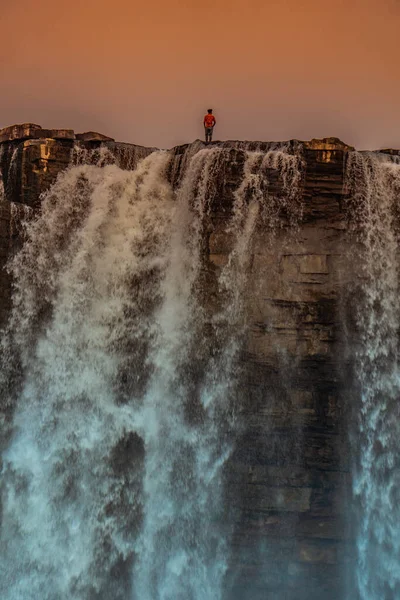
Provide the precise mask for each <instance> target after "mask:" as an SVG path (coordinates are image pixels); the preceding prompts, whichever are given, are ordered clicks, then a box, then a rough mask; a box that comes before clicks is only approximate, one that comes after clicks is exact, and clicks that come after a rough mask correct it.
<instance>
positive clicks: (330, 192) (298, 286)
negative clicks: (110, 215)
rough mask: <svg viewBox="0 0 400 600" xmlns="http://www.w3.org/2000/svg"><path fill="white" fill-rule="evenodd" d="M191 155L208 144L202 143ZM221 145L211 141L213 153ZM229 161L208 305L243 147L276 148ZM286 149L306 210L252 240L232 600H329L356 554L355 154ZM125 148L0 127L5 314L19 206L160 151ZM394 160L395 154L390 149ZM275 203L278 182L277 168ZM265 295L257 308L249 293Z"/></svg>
mask: <svg viewBox="0 0 400 600" xmlns="http://www.w3.org/2000/svg"><path fill="white" fill-rule="evenodd" d="M196 144H197V145H196V146H195V147H194V148H193V152H195V151H197V150H198V149H201V148H203V144H202V143H201V142H196ZM218 145H220V144H219V142H214V143H213V146H218ZM223 146H224V147H225V148H227V150H228V154H227V156H228V158H227V159H226V160H225V163H224V172H223V175H222V174H221V177H220V178H218V177H217V180H216V182H217V183H216V190H215V194H214V201H213V205H212V210H211V213H210V227H209V230H208V233H207V236H206V239H205V240H204V253H205V260H206V264H207V268H206V272H207V273H206V287H205V295H206V298H205V302H206V303H207V304H209V305H210V306H211V309H210V310H212V303H213V301H214V300H213V298H215V296H216V293H217V292H216V290H215V289H214V288H215V281H216V273H217V272H218V270H219V269H220V268H221V266H222V265H223V264H224V262H225V261H226V258H227V256H228V254H229V249H230V246H229V244H230V241H229V239H228V237H227V236H224V235H223V233H221V232H223V230H224V228H223V227H222V223H223V222H224V220H225V219H226V218H227V215H228V214H229V212H230V210H231V208H232V194H233V191H234V190H235V189H236V188H237V184H238V179H239V177H240V174H241V172H242V170H243V165H244V161H245V151H246V150H257V149H259V150H267V149H268V148H270V147H272V146H273V145H271V144H269V143H255V142H254V143H238V142H225V143H224V144H223ZM287 147H288V148H289V152H293V153H294V152H299V153H300V154H301V157H302V161H303V169H302V181H301V188H300V191H301V197H302V198H301V199H302V206H303V211H302V214H301V217H300V218H299V220H298V222H297V223H296V224H295V226H293V227H289V223H290V220H291V215H290V214H287V215H284V214H283V216H282V219H283V221H282V223H283V226H281V227H280V228H279V229H278V230H277V231H274V232H273V233H272V232H271V230H270V229H268V228H266V229H264V230H260V231H258V233H257V235H256V239H255V244H254V249H253V254H252V257H251V263H250V264H251V265H252V267H251V269H252V270H253V271H254V272H255V271H257V272H260V269H261V271H262V272H263V273H265V277H264V278H263V279H262V280H261V281H257V282H256V281H254V280H253V281H252V280H251V276H250V284H249V292H248V294H249V299H248V307H249V311H250V315H251V318H250V326H249V329H248V335H247V339H246V344H245V350H244V352H243V355H242V357H241V375H240V376H241V378H242V385H241V390H240V395H241V398H240V404H241V414H240V420H241V433H240V437H239V439H238V443H237V445H236V449H235V451H234V453H233V455H232V457H231V459H230V462H229V468H228V469H227V476H226V477H227V486H226V489H227V492H226V494H227V497H226V504H227V510H230V511H232V516H233V521H234V530H233V557H232V561H231V570H230V573H229V578H230V585H231V590H232V592H230V595H229V598H230V600H233V598H235V599H239V598H241V599H243V598H246V599H247V598H248V599H250V598H251V600H258V599H260V600H261V598H263V599H265V598H271V599H272V598H283V597H284V598H285V599H286V600H289V599H290V600H291V599H293V600H294V599H296V600H303V599H304V600H306V599H307V600H323V599H326V600H334V599H337V598H340V597H342V596H343V590H342V587H341V586H342V581H343V573H344V572H345V566H346V563H347V562H348V560H349V554H351V552H350V550H351V541H349V538H350V537H351V534H350V533H349V532H350V527H349V523H348V522H347V521H346V513H347V506H348V501H347V494H348V491H349V452H348V442H347V420H348V413H349V406H348V397H347V396H346V369H347V367H348V362H347V360H346V359H345V358H344V357H345V338H344V334H343V325H342V319H341V315H342V313H343V302H344V301H345V298H346V294H345V293H344V290H345V289H346V284H347V282H348V280H349V278H351V276H352V274H351V271H349V252H348V249H347V244H348V242H347V237H346V231H347V215H346V210H345V206H344V199H345V195H346V191H345V189H344V174H345V166H346V157H347V153H348V152H349V151H350V150H352V148H351V147H349V146H347V145H346V144H343V143H342V142H340V140H337V139H336V138H327V139H324V140H312V141H310V142H299V141H296V140H295V141H291V142H289V143H288V144H287ZM187 150H188V147H187V146H183V147H177V148H175V149H173V150H172V151H171V152H172V154H173V161H172V162H171V172H170V174H169V177H170V180H171V182H172V184H173V185H174V186H177V185H178V183H179V181H180V177H181V173H182V170H183V169H184V160H185V157H186V156H187ZM152 151H153V149H152V148H142V147H139V146H134V145H129V144H118V143H116V142H114V141H113V140H111V139H110V138H105V136H101V134H94V133H93V132H91V133H88V134H78V135H75V134H74V132H72V131H70V130H44V129H42V128H40V127H39V126H37V125H33V124H27V125H21V126H14V127H10V128H6V129H3V130H1V131H0V170H1V175H2V183H3V187H4V194H3V197H2V201H1V206H0V262H1V265H0V266H1V267H2V269H1V275H0V309H1V311H2V312H1V315H0V316H1V318H2V319H3V321H4V319H5V318H6V314H7V310H8V306H9V301H10V282H9V280H8V276H7V274H6V273H5V271H4V269H3V267H4V264H5V262H6V260H7V257H8V255H9V253H10V251H12V249H13V247H14V246H15V243H16V238H18V230H17V229H16V228H15V226H14V227H13V224H12V214H13V211H14V212H15V210H16V209H15V206H16V205H24V206H26V207H29V208H30V209H32V210H33V211H36V210H38V209H39V207H40V194H41V193H42V192H44V191H45V190H46V189H48V188H49V187H50V185H51V184H52V183H53V182H54V181H55V179H56V177H57V175H58V173H59V172H61V171H62V170H64V169H65V168H66V167H67V166H68V165H69V164H71V162H76V163H79V162H80V161H81V160H90V159H91V157H92V158H93V161H96V162H98V161H99V160H100V159H101V158H102V157H103V159H104V161H105V162H109V161H112V160H113V159H114V160H115V162H117V164H119V166H121V167H122V168H127V169H130V168H134V167H135V165H136V163H137V160H138V159H139V158H142V157H144V156H146V155H148V154H149V153H150V152H152ZM385 152H386V153H387V154H390V155H396V154H397V153H398V151H395V150H386V151H385ZM270 185H271V189H272V190H273V192H274V193H275V194H276V195H277V196H279V194H280V193H281V191H282V186H283V182H282V180H280V178H279V176H278V175H277V174H276V173H274V172H273V171H272V170H271V173H270ZM256 285H257V286H258V288H257V295H255V294H254V297H256V296H257V298H258V300H257V302H253V301H252V297H253V296H252V286H256Z"/></svg>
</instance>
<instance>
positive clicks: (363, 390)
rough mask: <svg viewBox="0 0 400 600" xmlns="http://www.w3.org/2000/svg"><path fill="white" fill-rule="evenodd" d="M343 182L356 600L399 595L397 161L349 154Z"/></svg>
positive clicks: (399, 181) (399, 173)
mask: <svg viewBox="0 0 400 600" xmlns="http://www.w3.org/2000/svg"><path fill="white" fill-rule="evenodd" d="M347 184H348V193H349V200H348V202H349V206H348V208H349V212H350V215H351V229H352V234H353V236H355V238H356V244H357V245H356V249H357V250H356V253H354V249H353V251H352V261H354V259H355V258H357V269H358V272H357V273H355V275H356V288H355V289H354V290H353V292H354V293H355V294H356V296H355V297H357V302H356V305H355V307H354V310H355V321H356V322H355V328H356V335H355V337H356V339H357V345H356V356H355V361H356V369H355V378H356V380H357V384H358V395H359V397H360V402H359V404H357V406H356V407H355V412H356V413H357V414H356V424H355V428H354V429H353V432H352V438H353V439H352V445H353V449H354V452H355V454H356V456H357V461H356V464H355V465H354V473H353V493H354V499H355V505H356V510H355V516H356V551H357V560H356V565H355V567H354V572H355V578H356V584H355V585H356V590H357V597H358V598H360V600H378V599H379V600H395V599H396V598H399V597H400V485H399V484H400V479H399V472H400V471H399V467H400V404H399V398H400V371H399V338H398V335H399V328H400V304H399V291H400V290H399V271H398V244H399V201H400V165H398V164H395V163H394V162H392V161H390V160H389V159H388V158H387V157H384V156H383V155H376V154H371V153H365V154H364V153H358V152H354V153H351V154H350V155H349V157H348V166H347ZM350 597H351V598H354V594H352V595H351V596H350Z"/></svg>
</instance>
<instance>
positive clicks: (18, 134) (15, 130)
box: [0, 123, 75, 143]
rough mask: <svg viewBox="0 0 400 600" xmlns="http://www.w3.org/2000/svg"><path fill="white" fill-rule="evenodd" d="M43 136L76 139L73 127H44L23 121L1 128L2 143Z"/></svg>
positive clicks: (0, 140)
mask: <svg viewBox="0 0 400 600" xmlns="http://www.w3.org/2000/svg"><path fill="white" fill-rule="evenodd" d="M42 138H43V139H44V138H51V139H54V140H74V139H75V133H74V131H73V130H72V129H43V127H41V126H40V125H36V124H35V123H22V124H19V125H11V126H10V127H4V128H3V129H0V143H4V142H14V141H18V140H28V139H42Z"/></svg>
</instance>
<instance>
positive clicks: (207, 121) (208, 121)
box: [204, 108, 217, 144]
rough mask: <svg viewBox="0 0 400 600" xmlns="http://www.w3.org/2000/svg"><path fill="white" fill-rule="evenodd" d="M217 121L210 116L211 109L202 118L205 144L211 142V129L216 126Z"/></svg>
mask: <svg viewBox="0 0 400 600" xmlns="http://www.w3.org/2000/svg"><path fill="white" fill-rule="evenodd" d="M216 123H217V121H216V120H215V117H214V115H213V114H212V108H209V109H208V111H207V114H206V116H205V117H204V132H205V134H206V144H208V142H211V140H212V134H213V129H214V127H215V125H216Z"/></svg>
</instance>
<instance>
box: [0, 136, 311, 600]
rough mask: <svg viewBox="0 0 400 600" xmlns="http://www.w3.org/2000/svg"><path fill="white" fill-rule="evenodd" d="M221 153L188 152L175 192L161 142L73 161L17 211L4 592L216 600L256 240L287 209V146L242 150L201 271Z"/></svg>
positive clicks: (7, 596)
mask: <svg viewBox="0 0 400 600" xmlns="http://www.w3.org/2000/svg"><path fill="white" fill-rule="evenodd" d="M229 152H230V150H229V149H227V148H223V147H222V148H220V147H213V148H211V149H202V148H196V151H195V152H194V151H193V148H189V149H188V153H190V154H189V156H188V157H186V159H185V160H184V163H183V166H182V168H181V170H180V175H179V186H178V187H177V188H174V187H173V186H172V185H171V183H170V180H171V169H172V167H173V165H172V166H171V164H172V157H171V154H170V153H168V152H162V151H158V152H154V153H152V154H150V155H149V156H147V157H144V158H143V159H142V160H139V158H138V162H137V165H136V168H135V170H133V171H123V170H121V169H120V168H119V167H118V166H117V165H116V164H108V163H109V162H113V161H110V160H108V159H109V157H108V155H107V156H106V155H105V151H101V152H100V158H99V160H97V159H94V160H93V161H88V160H87V157H86V156H85V157H79V156H77V157H75V159H74V160H73V161H72V162H73V164H72V165H71V167H70V168H69V169H68V170H67V171H66V172H64V173H63V174H62V175H60V176H59V177H58V179H57V181H56V183H55V184H54V185H53V186H52V188H51V189H50V190H49V191H48V192H47V193H46V194H45V195H44V197H43V199H42V208H41V213H40V215H39V216H38V217H37V218H34V219H31V218H30V220H29V222H28V223H27V224H26V225H25V241H24V245H23V247H22V248H21V250H20V251H19V252H18V253H17V254H16V256H15V258H14V259H13V260H12V262H11V264H10V271H11V273H12V275H13V280H14V292H13V309H12V314H11V317H10V321H9V324H8V329H7V331H6V332H5V335H4V338H3V343H2V353H3V358H2V360H3V363H2V366H3V369H2V387H3V410H5V414H6V417H5V421H7V427H6V430H7V435H6V436H5V441H4V446H5V449H4V452H3V469H2V488H1V494H2V506H3V509H2V530H1V538H0V544H1V545H0V550H1V554H0V591H1V597H2V598H4V600H19V599H23V600H37V599H38V598H40V599H41V600H59V599H61V598H63V599H64V598H68V599H69V600H105V599H111V598H112V599H113V600H128V599H129V600H221V599H222V596H223V593H224V578H225V574H226V571H227V568H228V561H229V550H230V546H229V543H230V539H229V531H230V524H229V522H227V517H226V514H227V511H226V507H225V506H224V497H223V496H224V490H223V470H224V465H225V463H226V461H227V459H228V457H229V455H230V453H231V451H232V447H233V445H234V442H235V436H236V431H237V429H238V427H239V424H238V423H237V420H238V413H237V406H238V405H240V387H238V382H239V379H240V369H239V365H238V358H239V355H240V351H241V346H242V341H243V338H244V336H245V332H246V325H247V320H246V318H247V297H246V293H245V291H246V285H247V280H248V274H249V270H250V269H249V266H250V260H251V252H252V250H251V249H252V243H253V239H254V236H255V233H256V231H257V227H261V226H265V224H267V225H268V226H269V227H271V228H274V227H277V226H279V223H280V218H281V213H282V211H283V212H285V209H288V208H289V207H290V208H291V209H293V210H294V211H298V215H300V214H301V204H300V203H299V202H298V184H299V177H300V175H299V170H298V169H299V164H300V163H299V159H298V157H295V156H292V155H290V154H287V153H286V152H285V151H284V150H282V149H281V150H279V149H275V150H270V151H268V152H266V153H263V152H260V151H258V152H245V153H244V163H243V167H242V169H243V173H242V178H241V181H240V185H239V186H238V187H237V188H236V189H235V190H234V191H233V194H232V206H231V207H230V208H229V210H228V211H227V218H226V219H224V220H223V223H222V224H221V222H220V221H219V225H218V227H219V231H218V233H219V234H220V235H223V236H225V239H226V240H227V242H226V243H227V247H228V250H227V253H226V257H225V260H224V261H222V263H221V264H220V265H217V266H216V267H215V268H214V269H213V270H212V271H211V272H210V269H209V267H207V252H206V250H205V240H207V235H208V234H209V233H210V232H211V231H213V227H214V228H215V227H216V226H215V224H213V211H215V210H216V208H215V205H216V203H217V204H218V202H219V201H220V199H219V198H218V197H217V196H218V193H219V192H218V190H219V182H218V181H217V180H218V177H220V173H221V165H223V164H224V163H226V161H227V160H229ZM87 162H95V163H96V164H85V163H87ZM114 162H115V161H114ZM271 171H277V172H278V174H279V176H280V177H281V179H282V181H283V193H282V194H281V196H280V198H278V197H277V196H276V194H274V193H273V192H272V191H271V189H270V187H271V186H270V182H269V179H268V176H269V173H270V172H271ZM253 276H254V274H253ZM208 284H209V285H210V286H213V289H214V290H215V292H216V294H215V295H216V300H215V302H214V303H213V304H212V305H210V300H209V299H208V294H207V291H208V290H206V289H205V286H206V285H208ZM17 371H18V376H16V372H17ZM10 382H11V383H10ZM11 384H12V386H13V391H12V392H10V387H11Z"/></svg>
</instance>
